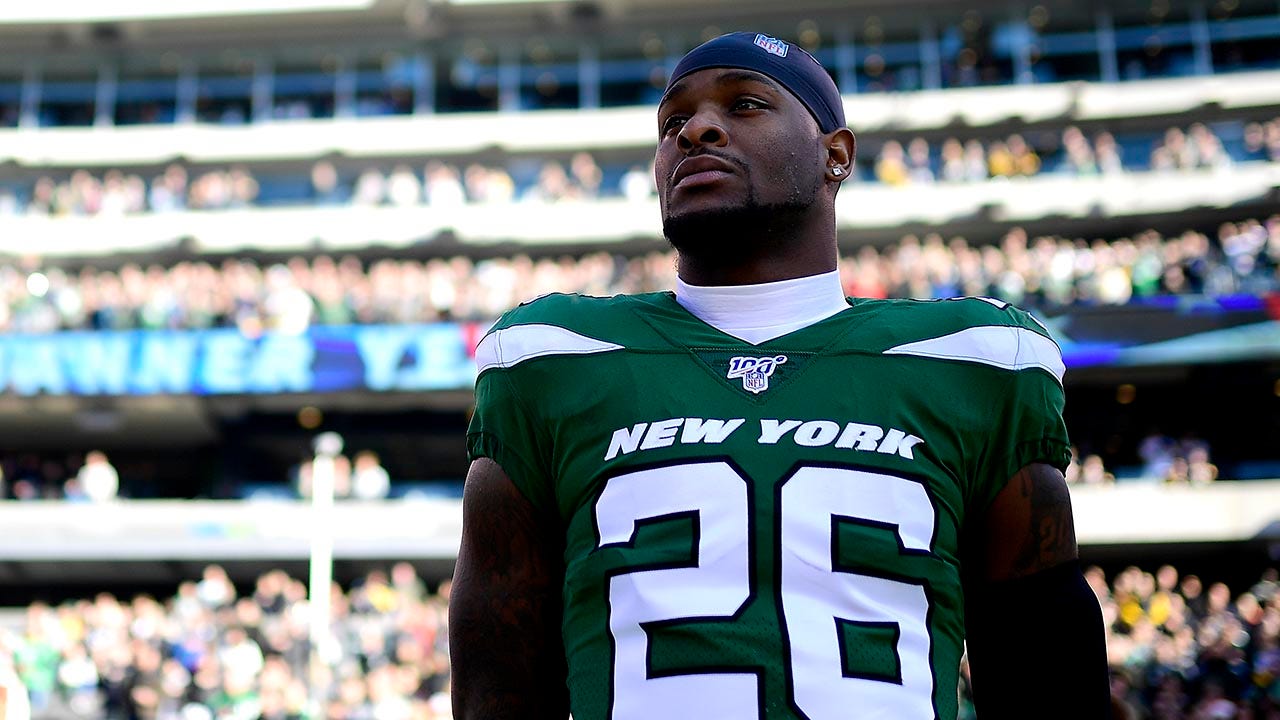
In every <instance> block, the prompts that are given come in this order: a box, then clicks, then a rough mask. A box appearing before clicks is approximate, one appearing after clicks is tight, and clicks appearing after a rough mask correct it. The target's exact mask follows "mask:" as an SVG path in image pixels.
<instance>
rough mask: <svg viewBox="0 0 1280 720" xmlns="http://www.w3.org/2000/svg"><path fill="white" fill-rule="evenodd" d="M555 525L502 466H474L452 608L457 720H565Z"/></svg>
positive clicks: (560, 581)
mask: <svg viewBox="0 0 1280 720" xmlns="http://www.w3.org/2000/svg"><path fill="white" fill-rule="evenodd" d="M548 525H549V524H548V523H546V522H544V521H543V520H542V519H541V518H539V517H538V515H537V513H536V511H535V510H534V508H533V506H532V505H531V504H530V503H529V501H528V499H527V498H525V497H524V496H523V495H522V494H521V493H520V492H519V490H517V489H516V487H515V486H514V485H513V484H512V483H511V480H510V479H509V478H508V477H507V476H506V474H505V473H504V472H503V471H502V469H501V468H500V467H499V466H498V465H497V464H496V463H493V462H492V461H490V460H477V461H476V463H475V464H473V465H472V468H471V471H470V472H469V473H468V475H467V483H466V489H465V491H464V495H463V531H462V545H461V548H460V549H459V552H458V564H457V569H456V570H455V573H454V580H453V588H452V591H451V593H450V603H449V649H450V660H451V665H452V686H453V687H452V696H453V701H454V716H455V717H457V718H459V720H465V719H469V718H484V719H485V720H501V719H502V718H556V719H557V720H563V718H566V717H567V716H568V692H567V689H566V686H565V675H566V670H565V660H564V649H563V645H562V640H561V636H560V617H561V605H560V598H561V592H562V585H563V578H564V569H563V565H562V560H561V549H560V548H561V541H560V540H558V539H556V538H555V537H554V536H553V535H552V533H551V532H549V530H550V528H549V527H548Z"/></svg>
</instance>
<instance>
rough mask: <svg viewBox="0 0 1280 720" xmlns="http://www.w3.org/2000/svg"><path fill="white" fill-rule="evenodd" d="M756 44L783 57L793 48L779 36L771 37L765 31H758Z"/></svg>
mask: <svg viewBox="0 0 1280 720" xmlns="http://www.w3.org/2000/svg"><path fill="white" fill-rule="evenodd" d="M756 45H759V46H760V47H762V48H764V50H765V52H770V53H773V54H774V55H777V56H778V57H781V58H784V57H786V56H787V50H790V49H791V48H790V47H789V46H788V45H787V44H786V43H784V42H782V41H781V40H779V39H778V38H771V37H769V36H768V35H765V34H764V33H758V34H757V35H756Z"/></svg>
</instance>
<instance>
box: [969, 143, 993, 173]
mask: <svg viewBox="0 0 1280 720" xmlns="http://www.w3.org/2000/svg"><path fill="white" fill-rule="evenodd" d="M964 168H965V170H964V177H965V179H966V180H968V181H969V182H982V181H983V180H986V179H987V178H989V177H991V174H990V171H989V170H988V168H987V151H986V150H985V149H983V147H982V143H981V142H978V141H977V140H969V141H968V142H966V143H965V144H964Z"/></svg>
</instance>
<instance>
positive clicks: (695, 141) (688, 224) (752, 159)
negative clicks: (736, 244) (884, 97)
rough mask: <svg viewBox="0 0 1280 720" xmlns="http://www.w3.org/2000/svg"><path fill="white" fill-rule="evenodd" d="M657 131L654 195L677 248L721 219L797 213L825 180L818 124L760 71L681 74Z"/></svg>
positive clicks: (730, 221)
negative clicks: (656, 196) (788, 212)
mask: <svg viewBox="0 0 1280 720" xmlns="http://www.w3.org/2000/svg"><path fill="white" fill-rule="evenodd" d="M658 133H659V142H658V150H657V155H656V157H655V161H654V174H655V179H656V182H657V187H658V202H659V206H660V207H661V209H662V221H663V228H664V231H665V233H666V235H667V237H668V239H670V240H671V242H672V243H673V244H675V245H676V247H677V249H680V248H681V245H682V244H684V243H685V242H686V241H692V242H697V241H699V238H698V237H691V235H698V234H704V233H707V232H708V231H712V230H713V229H714V228H715V227H716V225H717V223H719V224H723V225H729V226H732V225H734V224H739V223H741V222H743V221H755V220H759V219H760V217H761V216H762V215H767V214H770V213H774V214H776V213H784V214H785V213H786V212H787V211H803V210H805V209H807V208H808V207H810V206H811V205H812V204H813V203H814V202H815V200H816V199H817V196H818V194H819V192H820V191H821V189H822V188H823V186H824V171H825V163H826V157H827V156H826V150H825V148H824V146H823V142H822V135H821V134H820V133H819V130H818V125H817V122H816V121H815V120H814V119H813V116H812V115H810V114H809V111H808V110H807V109H806V108H805V106H804V105H803V104H802V103H801V102H800V101H799V100H798V99H797V98H796V97H795V96H794V95H792V94H791V93H790V92H788V91H787V90H786V89H784V88H783V87H782V86H780V85H779V84H777V83H776V82H774V81H773V80H771V79H770V78H768V77H766V76H764V75H761V74H759V73H756V72H752V71H749V70H739V69H734V68H709V69H706V70H700V71H698V72H695V73H692V74H690V75H689V76H687V77H685V78H683V79H681V80H680V81H679V82H677V83H676V84H675V85H674V86H672V88H671V90H670V91H668V92H667V94H666V95H665V96H664V97H663V100H662V102H661V104H660V105H659V106H658ZM726 229H727V228H726Z"/></svg>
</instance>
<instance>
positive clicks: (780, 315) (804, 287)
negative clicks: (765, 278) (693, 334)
mask: <svg viewBox="0 0 1280 720" xmlns="http://www.w3.org/2000/svg"><path fill="white" fill-rule="evenodd" d="M676 301H677V302H679V303H680V305H682V306H683V307H684V309H685V310H688V311H689V312H690V313H691V314H692V315H693V316H694V317H696V318H698V319H699V320H701V321H703V322H705V323H706V324H708V325H710V326H711V327H714V328H715V329H717V330H719V331H720V332H723V333H725V334H727V335H732V336H733V337H736V338H738V339H739V340H745V341H747V342H749V343H751V344H752V345H757V344H759V343H762V342H766V341H768V340H772V339H774V338H778V337H782V336H783V335H786V334H787V333H790V332H795V331H796V330H799V329H801V328H805V327H808V326H810V325H813V324H814V323H816V322H819V321H821V320H826V319H827V318H829V317H831V316H832V315H835V314H836V313H838V312H840V311H842V310H846V309H848V308H849V303H848V302H846V301H845V298H844V288H843V287H841V285H840V271H839V270H832V271H831V272H828V273H822V274H821V275H810V276H808V277H802V278H794V279H792V280H779V281H778V282H771V283H760V284H759V285H725V286H714V287H709V286H702V285H690V284H688V283H686V282H685V281H684V280H681V279H680V278H679V277H677V278H676Z"/></svg>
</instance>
